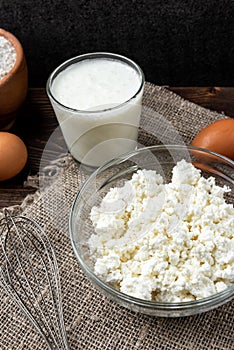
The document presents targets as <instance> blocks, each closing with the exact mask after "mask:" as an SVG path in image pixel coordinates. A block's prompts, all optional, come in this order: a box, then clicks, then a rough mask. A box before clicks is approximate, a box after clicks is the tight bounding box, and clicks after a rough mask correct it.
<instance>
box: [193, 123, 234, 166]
mask: <svg viewBox="0 0 234 350" xmlns="http://www.w3.org/2000/svg"><path fill="white" fill-rule="evenodd" d="M191 145H192V146H196V147H201V148H205V149H208V150H210V151H213V152H216V153H219V154H222V155H223V156H226V157H228V158H231V159H233V160H234V119H231V118H229V119H221V120H218V121H216V122H214V123H212V124H210V125H208V126H206V127H205V128H204V129H202V130H201V131H200V132H199V133H198V134H197V136H196V137H195V138H194V139H193V141H192V143H191Z"/></svg>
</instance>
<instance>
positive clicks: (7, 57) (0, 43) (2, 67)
mask: <svg viewBox="0 0 234 350" xmlns="http://www.w3.org/2000/svg"><path fill="white" fill-rule="evenodd" d="M15 61H16V51H15V49H14V47H13V46H12V44H11V43H10V41H9V40H7V39H6V38H4V37H3V36H1V35H0V80H1V79H2V78H3V77H4V76H5V75H6V74H8V73H9V72H10V70H11V69H12V68H13V66H14V64H15Z"/></svg>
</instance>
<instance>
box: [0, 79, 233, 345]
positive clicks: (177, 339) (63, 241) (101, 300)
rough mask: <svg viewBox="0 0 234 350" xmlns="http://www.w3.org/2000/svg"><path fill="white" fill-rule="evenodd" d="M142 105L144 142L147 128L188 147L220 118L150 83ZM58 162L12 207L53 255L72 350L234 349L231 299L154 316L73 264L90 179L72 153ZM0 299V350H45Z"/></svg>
mask: <svg viewBox="0 0 234 350" xmlns="http://www.w3.org/2000/svg"><path fill="white" fill-rule="evenodd" d="M143 104H144V106H146V110H145V111H144V113H143V118H142V130H141V131H140V135H139V140H140V143H143V144H146V145H148V144H152V143H155V142H158V141H157V140H156V139H155V137H154V136H152V137H151V135H149V133H148V131H149V128H148V127H147V125H148V126H150V129H151V130H152V129H153V128H155V129H154V130H156V129H157V130H158V133H157V134H158V135H161V136H160V137H159V139H160V138H161V142H165V141H166V142H170V143H175V142H178V141H179V138H180V137H182V139H183V140H184V141H185V142H186V143H189V142H190V141H191V139H192V137H193V136H194V135H195V134H196V133H197V132H198V130H200V129H201V128H202V127H203V126H204V125H206V124H208V123H210V122H211V121H214V120H216V119H220V118H223V117H224V116H223V115H220V114H218V113H215V112H211V111H209V110H207V109H204V108H201V107H199V106H197V105H195V104H193V103H190V102H188V101H185V100H183V99H182V98H180V97H179V96H177V95H175V94H174V93H172V92H170V91H168V90H167V89H166V88H162V87H156V86H154V85H152V84H146V88H145V94H144V100H143ZM152 110H153V111H155V112H158V113H160V115H161V116H163V120H164V121H166V123H162V118H161V119H160V120H159V122H158V121H157V120H156V119H157V117H155V114H154V112H153V113H151V112H152ZM149 111H151V112H149ZM168 122H170V123H171V124H170V123H168ZM168 125H169V127H168ZM170 125H171V127H170ZM145 129H146V130H145ZM174 129H176V130H178V131H179V136H178V134H177V133H175V132H174V131H173V130H174ZM57 164H58V165H56V166H57V168H58V169H60V170H59V171H57V176H55V175H53V176H51V179H50V180H51V181H49V183H47V185H46V186H44V185H43V181H42V177H41V178H40V179H36V181H38V180H40V181H41V184H42V185H40V191H37V192H36V194H35V195H34V196H33V197H29V198H27V199H26V200H25V201H24V203H23V204H22V206H20V207H16V208H13V210H14V211H15V212H23V214H24V215H28V216H30V217H33V218H35V219H36V220H37V222H38V223H40V224H41V226H42V227H44V229H45V230H46V232H47V234H48V236H49V239H50V240H51V242H52V244H53V246H54V248H55V250H56V254H57V259H58V263H59V269H60V275H61V283H62V295H63V305H64V318H65V324H66V329H67V334H68V340H69V343H70V346H71V349H84V350H86V349H100V350H105V349H110V350H112V349H113V350H114V349H118V350H119V349H121V350H124V349H126V350H129V349H134V350H136V349H147V350H150V349H160V350H164V349H179V350H183V349H217V350H222V349H223V350H224V349H225V350H227V349H234V332H233V316H234V308H233V306H234V301H232V302H229V303H227V304H225V305H223V306H221V307H219V308H218V309H215V310H213V311H210V312H207V313H204V314H200V315H196V316H190V317H184V318H174V319H173V318H159V317H150V316H145V315H141V314H136V313H133V312H131V311H128V310H127V309H125V308H123V307H120V306H118V305H117V304H115V303H114V302H111V301H109V300H108V299H107V298H106V297H105V296H103V295H102V294H101V293H100V292H99V291H97V290H96V288H95V287H93V286H92V284H91V283H90V282H89V281H88V279H87V278H86V277H85V275H84V274H83V272H82V271H81V269H80V267H79V265H78V263H77V260H76V258H75V256H74V253H73V250H72V248H71V244H70V240H69V235H68V215H69V210H70V206H71V204H72V201H73V197H74V195H75V194H76V192H77V190H78V189H79V188H80V186H81V184H82V183H83V182H84V180H85V178H86V177H87V174H85V173H84V172H83V171H80V169H79V166H78V165H77V164H76V163H75V162H74V161H73V160H72V159H71V157H70V156H66V157H65V158H61V159H60V160H59V161H58V162H57ZM48 173H49V172H48ZM58 173H59V175H58ZM47 175H48V174H47ZM47 177H48V176H47ZM0 297H1V302H0V315H1V319H0V349H1V350H3V349H4V350H5V349H8V350H10V349H12V350H13V349H14V350H16V349H17V350H20V349H30V350H34V349H46V346H45V344H44V343H43V341H42V339H41V338H40V336H39V335H38V334H37V332H36V331H35V330H34V329H33V327H32V326H31V324H30V323H29V322H28V321H27V320H26V319H25V317H24V316H22V315H21V314H20V312H19V311H18V309H17V308H16V307H15V305H14V304H13V303H12V302H11V301H10V300H9V298H8V296H7V295H6V294H5V292H4V291H3V290H0Z"/></svg>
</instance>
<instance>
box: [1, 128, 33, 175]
mask: <svg viewBox="0 0 234 350" xmlns="http://www.w3.org/2000/svg"><path fill="white" fill-rule="evenodd" d="M27 158H28V152H27V148H26V146H25V144H24V143H23V141H22V140H21V139H20V138H19V137H18V136H16V135H13V134H10V133H9V132H3V131H1V132H0V181H4V180H8V179H10V178H12V177H13V176H15V175H17V174H18V173H19V172H20V171H21V170H22V169H23V167H24V166H25V164H26V161H27Z"/></svg>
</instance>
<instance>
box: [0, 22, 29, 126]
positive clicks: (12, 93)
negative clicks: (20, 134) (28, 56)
mask: <svg viewBox="0 0 234 350" xmlns="http://www.w3.org/2000/svg"><path fill="white" fill-rule="evenodd" d="M0 36H3V37H4V38H6V39H7V40H8V41H9V42H10V43H11V44H12V46H13V47H14V49H15V51H16V61H15V64H14V66H13V67H12V69H11V70H10V71H9V72H8V73H7V74H6V75H5V76H4V77H3V78H2V79H0V130H8V129H10V127H11V126H12V125H13V123H14V121H15V119H16V116H17V111H18V109H19V107H20V105H21V104H22V102H23V101H24V99H25V97H26V95H27V89H28V69H27V63H26V60H25V56H24V51H23V48H22V46H21V44H20V42H19V41H18V39H17V38H16V37H15V36H14V35H13V34H11V33H9V32H7V31H6V30H4V29H1V28H0Z"/></svg>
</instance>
